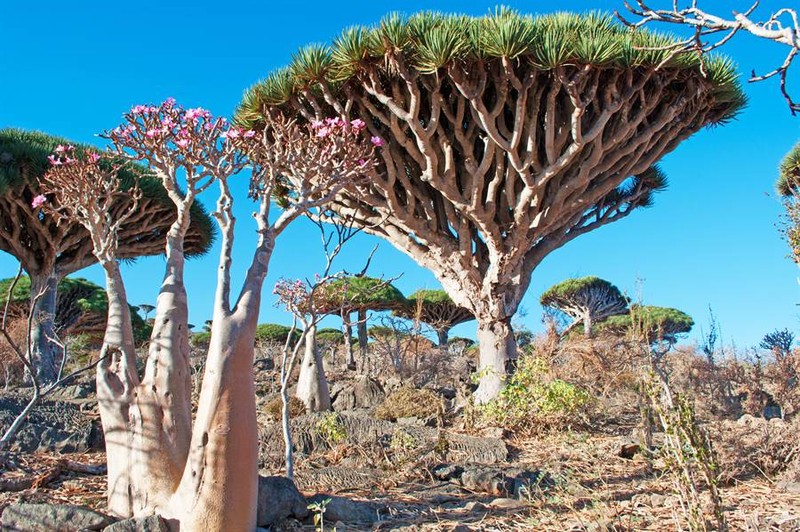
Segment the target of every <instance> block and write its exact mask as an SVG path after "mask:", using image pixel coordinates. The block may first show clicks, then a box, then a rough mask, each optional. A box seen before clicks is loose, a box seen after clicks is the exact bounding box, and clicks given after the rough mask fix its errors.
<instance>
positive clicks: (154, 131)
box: [144, 129, 161, 139]
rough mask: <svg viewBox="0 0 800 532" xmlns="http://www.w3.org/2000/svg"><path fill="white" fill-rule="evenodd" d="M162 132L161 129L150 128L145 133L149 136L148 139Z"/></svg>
mask: <svg viewBox="0 0 800 532" xmlns="http://www.w3.org/2000/svg"><path fill="white" fill-rule="evenodd" d="M160 134H161V130H160V129H148V130H147V132H146V133H145V134H144V136H145V137H147V138H148V139H153V138H156V137H157V136H159V135H160Z"/></svg>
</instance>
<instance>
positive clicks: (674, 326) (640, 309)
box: [597, 305, 694, 343]
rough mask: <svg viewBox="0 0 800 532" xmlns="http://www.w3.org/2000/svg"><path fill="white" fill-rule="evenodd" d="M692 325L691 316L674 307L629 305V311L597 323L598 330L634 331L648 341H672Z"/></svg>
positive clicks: (621, 332) (614, 331)
mask: <svg viewBox="0 0 800 532" xmlns="http://www.w3.org/2000/svg"><path fill="white" fill-rule="evenodd" d="M692 327H694V320H693V319H692V317H691V316H689V315H688V314H686V313H685V312H682V311H680V310H678V309H675V308H669V307H654V306H648V305H631V310H630V313H628V314H623V315H620V316H611V317H610V318H607V319H605V320H603V321H601V322H599V323H598V324H597V329H598V330H599V331H608V332H611V333H618V334H628V333H631V332H633V333H635V334H637V335H641V336H643V337H645V338H646V339H647V340H648V341H649V342H651V343H654V342H658V341H667V342H670V343H674V342H675V341H676V340H677V335H679V334H685V333H688V332H689V331H691V330H692Z"/></svg>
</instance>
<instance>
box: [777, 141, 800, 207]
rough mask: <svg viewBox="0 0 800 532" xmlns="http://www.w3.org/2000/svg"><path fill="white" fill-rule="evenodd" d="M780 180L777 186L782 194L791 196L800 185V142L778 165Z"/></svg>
mask: <svg viewBox="0 0 800 532" xmlns="http://www.w3.org/2000/svg"><path fill="white" fill-rule="evenodd" d="M778 171H779V174H778V181H777V183H775V188H776V189H777V190H778V194H780V195H781V196H791V195H793V194H796V193H797V192H798V187H800V142H798V143H797V144H795V146H794V148H792V149H791V151H790V152H789V153H787V154H786V157H784V158H783V160H782V161H781V164H780V166H779V167H778Z"/></svg>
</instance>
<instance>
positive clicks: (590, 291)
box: [539, 276, 629, 336]
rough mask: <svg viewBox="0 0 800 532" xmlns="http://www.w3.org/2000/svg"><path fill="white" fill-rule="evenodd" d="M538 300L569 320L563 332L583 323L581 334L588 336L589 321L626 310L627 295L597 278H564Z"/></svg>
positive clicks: (590, 325) (589, 331)
mask: <svg viewBox="0 0 800 532" xmlns="http://www.w3.org/2000/svg"><path fill="white" fill-rule="evenodd" d="M539 302H540V303H541V304H542V306H543V307H546V308H551V309H555V310H557V311H560V312H563V313H564V314H566V315H567V316H569V317H571V318H572V319H573V322H572V324H570V325H569V326H568V328H567V330H565V331H564V332H565V333H566V332H568V331H569V330H571V329H572V328H574V327H575V326H576V325H578V324H579V323H583V326H584V334H586V335H587V336H589V335H591V332H592V323H594V322H597V321H599V320H603V319H605V318H608V317H610V316H615V315H617V314H624V313H625V312H627V310H628V302H629V301H628V298H627V297H625V296H624V295H622V292H620V290H619V288H617V287H616V286H614V285H613V284H611V283H609V282H608V281H606V280H605V279H600V278H599V277H594V276H590V277H580V278H577V279H567V280H566V281H562V282H560V283H558V284H556V285H554V286H552V287H550V288H549V289H547V291H545V292H544V293H543V294H542V296H541V298H539Z"/></svg>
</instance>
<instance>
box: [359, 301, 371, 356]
mask: <svg viewBox="0 0 800 532" xmlns="http://www.w3.org/2000/svg"><path fill="white" fill-rule="evenodd" d="M356 328H357V330H358V348H359V349H360V350H361V359H362V360H364V361H365V362H366V360H367V351H368V350H369V337H368V336H367V310H366V309H358V324H357V326H356Z"/></svg>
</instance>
